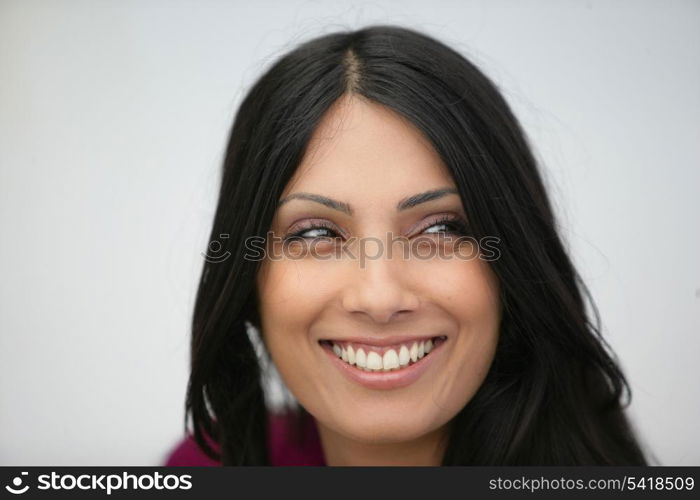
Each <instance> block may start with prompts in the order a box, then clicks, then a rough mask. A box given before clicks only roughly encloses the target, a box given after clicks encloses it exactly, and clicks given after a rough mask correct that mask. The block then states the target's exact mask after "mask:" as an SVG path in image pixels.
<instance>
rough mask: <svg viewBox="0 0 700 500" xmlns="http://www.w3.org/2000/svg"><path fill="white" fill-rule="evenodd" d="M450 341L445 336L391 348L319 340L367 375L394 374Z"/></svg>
mask: <svg viewBox="0 0 700 500" xmlns="http://www.w3.org/2000/svg"><path fill="white" fill-rule="evenodd" d="M446 341H447V337H446V336H445V335H439V336H437V337H431V338H428V339H423V340H415V341H411V342H404V343H401V344H398V345H395V346H390V347H379V346H371V345H367V344H361V345H358V344H356V343H355V344H354V345H353V342H338V341H332V340H319V344H321V346H322V347H323V348H324V349H327V350H330V351H332V352H333V354H335V356H337V357H338V358H340V359H341V360H343V361H344V362H345V363H347V364H348V365H350V366H354V367H355V368H358V369H360V370H362V371H365V372H394V371H400V370H402V369H403V368H406V367H408V366H413V365H414V364H416V363H419V362H420V361H421V359H423V358H424V357H426V356H428V355H429V354H430V353H431V352H432V351H433V350H435V348H437V347H438V346H439V345H440V344H442V343H444V342H446Z"/></svg>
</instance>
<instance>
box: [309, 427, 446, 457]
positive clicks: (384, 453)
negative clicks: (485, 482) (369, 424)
mask: <svg viewBox="0 0 700 500" xmlns="http://www.w3.org/2000/svg"><path fill="white" fill-rule="evenodd" d="M317 427H318V433H319V437H320V439H321V446H322V448H323V454H324V456H325V461H326V465H330V466H350V465H353V466H375V465H376V466H381V465H387V466H399V465H401V466H426V465H427V466H438V465H440V464H441V463H442V457H443V455H444V453H445V448H446V446H447V439H445V438H446V433H447V426H443V427H441V428H439V429H437V430H435V431H433V432H431V433H429V434H425V435H423V436H421V437H419V438H417V439H414V440H411V441H403V442H398V443H381V444H378V443H366V442H361V441H356V440H353V439H350V438H347V437H345V436H343V435H341V434H338V433H337V432H335V431H333V430H331V429H329V428H328V427H326V426H324V425H323V424H321V422H318V421H317Z"/></svg>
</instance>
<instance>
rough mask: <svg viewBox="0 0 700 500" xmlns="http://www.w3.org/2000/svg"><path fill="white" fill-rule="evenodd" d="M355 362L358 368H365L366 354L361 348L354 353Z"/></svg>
mask: <svg viewBox="0 0 700 500" xmlns="http://www.w3.org/2000/svg"><path fill="white" fill-rule="evenodd" d="M355 364H356V365H357V366H359V367H360V368H367V356H365V351H364V350H363V349H362V348H359V349H358V350H357V352H356V353H355Z"/></svg>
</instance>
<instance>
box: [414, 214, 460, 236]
mask: <svg viewBox="0 0 700 500" xmlns="http://www.w3.org/2000/svg"><path fill="white" fill-rule="evenodd" d="M434 227H443V228H445V229H443V230H442V231H440V230H438V231H429V229H431V228H434ZM468 230H469V229H468V227H467V223H466V222H465V221H464V220H462V219H461V218H460V217H456V216H454V215H442V216H440V217H439V218H438V219H437V220H434V221H432V222H431V223H430V225H428V226H426V228H425V229H424V230H423V232H426V233H428V234H457V235H466V234H467V232H468Z"/></svg>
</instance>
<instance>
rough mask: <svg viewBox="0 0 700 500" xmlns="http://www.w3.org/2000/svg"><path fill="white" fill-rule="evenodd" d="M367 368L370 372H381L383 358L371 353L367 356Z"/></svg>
mask: <svg viewBox="0 0 700 500" xmlns="http://www.w3.org/2000/svg"><path fill="white" fill-rule="evenodd" d="M367 368H369V369H370V370H381V369H382V357H381V356H380V355H379V354H377V353H376V352H374V351H369V353H368V354H367Z"/></svg>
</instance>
